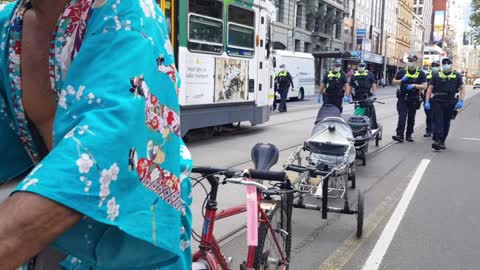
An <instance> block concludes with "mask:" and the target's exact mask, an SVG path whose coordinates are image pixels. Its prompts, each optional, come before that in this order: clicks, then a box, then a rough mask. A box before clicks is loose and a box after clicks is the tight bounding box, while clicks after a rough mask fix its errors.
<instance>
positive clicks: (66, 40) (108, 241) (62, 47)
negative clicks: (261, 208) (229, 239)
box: [0, 0, 192, 270]
mask: <svg viewBox="0 0 480 270" xmlns="http://www.w3.org/2000/svg"><path fill="white" fill-rule="evenodd" d="M29 8H30V3H29V0H19V2H18V3H13V4H10V5H8V6H4V5H0V34H1V36H0V69H1V73H0V77H1V78H2V80H0V124H1V126H2V127H5V126H10V127H11V129H12V130H13V131H15V133H16V136H17V138H16V139H19V141H20V142H21V143H20V142H19V143H15V142H14V141H13V140H12V138H11V137H6V136H5V134H4V133H0V146H1V147H2V148H1V149H4V148H6V147H9V151H11V152H14V153H16V154H15V155H14V156H15V157H19V158H22V159H25V160H21V162H16V163H18V164H22V165H23V166H25V167H23V170H26V169H27V168H28V166H31V164H33V165H34V166H35V167H34V169H33V170H32V171H31V172H30V173H29V175H28V176H27V177H26V178H25V179H24V181H22V182H21V183H20V184H19V186H18V187H17V190H18V191H28V192H33V193H37V194H39V195H41V196H44V197H47V198H50V199H52V200H55V201H58V202H60V203H62V204H64V205H66V206H68V207H70V208H72V209H75V210H77V211H78V212H81V213H83V214H84V215H85V218H83V219H82V220H81V221H80V222H79V224H77V225H76V226H75V227H74V228H72V229H71V230H69V231H67V232H66V233H65V234H64V235H63V236H62V237H60V238H59V239H58V242H57V243H56V244H57V245H58V246H59V247H60V248H61V249H62V250H65V251H66V252H67V253H68V255H69V257H68V258H67V260H65V261H64V262H63V263H62V266H63V267H64V268H65V269H91V268H93V269H96V268H98V266H100V265H101V266H102V269H133V268H135V269H146V270H147V269H148V270H150V269H151V267H152V265H155V269H162V270H163V269H167V270H170V269H172V270H173V269H175V270H177V269H180V270H183V269H191V251H190V249H191V245H190V237H191V213H190V209H189V205H190V203H191V201H192V193H191V183H190V180H189V178H188V175H189V172H190V170H191V168H192V161H191V154H190V152H189V151H188V149H187V147H186V146H185V144H184V143H183V141H182V139H181V137H180V116H179V105H178V97H177V94H178V87H179V83H180V78H179V75H178V72H177V69H176V67H175V63H174V58H173V48H172V46H171V44H170V41H169V40H170V38H169V37H168V34H167V33H168V31H167V28H166V25H165V24H164V22H165V21H166V20H165V18H164V15H163V14H162V12H161V11H160V9H159V7H158V6H157V4H155V2H154V1H152V0H96V1H94V0H69V1H68V3H67V5H66V7H65V10H64V12H63V13H62V15H61V16H60V18H59V20H58V22H57V25H56V31H55V33H54V34H53V36H52V39H51V47H50V51H49V64H50V65H49V75H50V81H51V88H52V92H53V93H55V94H56V97H57V111H56V115H55V120H54V123H53V126H54V127H53V149H52V150H51V152H50V153H49V154H48V155H47V156H46V157H45V158H43V159H42V158H41V157H40V156H39V153H38V150H37V148H38V147H37V145H36V141H35V140H34V139H33V137H32V135H31V134H30V129H29V122H28V120H27V117H26V115H25V110H24V108H23V104H22V85H21V73H20V58H21V47H22V46H21V45H22V44H21V34H22V27H23V22H22V20H23V14H24V13H25V11H26V10H27V9H29ZM110 42H111V44H114V45H112V46H111V47H110V46H106V45H105V44H110ZM118 55H122V57H120V58H116V57H115V56H118ZM132 76H135V77H132ZM3 78H7V79H8V80H3ZM12 134H13V133H12ZM23 152H25V153H28V155H26V154H25V155H21V154H19V153H23ZM8 169H9V168H8V166H4V167H2V168H0V175H12V173H8V172H7V173H4V171H5V170H8ZM106 231H108V232H109V233H108V234H107V233H105V232H106ZM79 234H80V235H81V236H82V237H81V238H82V240H78V235H79ZM100 243H101V244H100ZM112 247H116V248H117V249H118V254H112V255H111V256H112V257H108V256H107V257H105V256H99V255H98V254H97V253H99V254H105V252H107V251H108V250H111V248H112ZM79 248H82V251H81V252H78V249H79ZM90 254H91V255H90ZM142 256H144V257H142ZM172 258H177V259H176V260H174V261H175V263H174V264H173V265H172V264H171V261H172ZM152 260H153V261H152ZM142 263H143V264H144V265H145V266H142ZM147 265H148V266H147Z"/></svg>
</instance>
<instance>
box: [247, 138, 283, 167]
mask: <svg viewBox="0 0 480 270" xmlns="http://www.w3.org/2000/svg"><path fill="white" fill-rule="evenodd" d="M278 155H279V151H278V149H277V147H276V146H275V145H273V144H270V143H257V144H256V145H255V146H254V147H253V148H252V161H253V164H254V165H255V169H256V170H265V171H268V170H270V168H272V166H273V165H275V164H277V162H278Z"/></svg>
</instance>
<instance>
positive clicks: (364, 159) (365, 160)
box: [362, 153, 367, 166]
mask: <svg viewBox="0 0 480 270" xmlns="http://www.w3.org/2000/svg"><path fill="white" fill-rule="evenodd" d="M362 166H367V154H366V153H364V154H363V156H362Z"/></svg>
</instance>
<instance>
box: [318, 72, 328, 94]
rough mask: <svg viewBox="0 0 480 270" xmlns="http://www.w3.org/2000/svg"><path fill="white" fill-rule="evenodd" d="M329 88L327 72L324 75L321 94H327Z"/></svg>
mask: <svg viewBox="0 0 480 270" xmlns="http://www.w3.org/2000/svg"><path fill="white" fill-rule="evenodd" d="M326 90H327V74H325V75H324V76H323V79H322V83H321V84H320V94H325V91H326Z"/></svg>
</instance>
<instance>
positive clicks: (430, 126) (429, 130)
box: [423, 108, 433, 133]
mask: <svg viewBox="0 0 480 270" xmlns="http://www.w3.org/2000/svg"><path fill="white" fill-rule="evenodd" d="M423 109H424V110H425V116H426V121H425V122H426V124H427V127H426V129H425V132H426V133H433V116H432V110H427V109H425V108H423Z"/></svg>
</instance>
